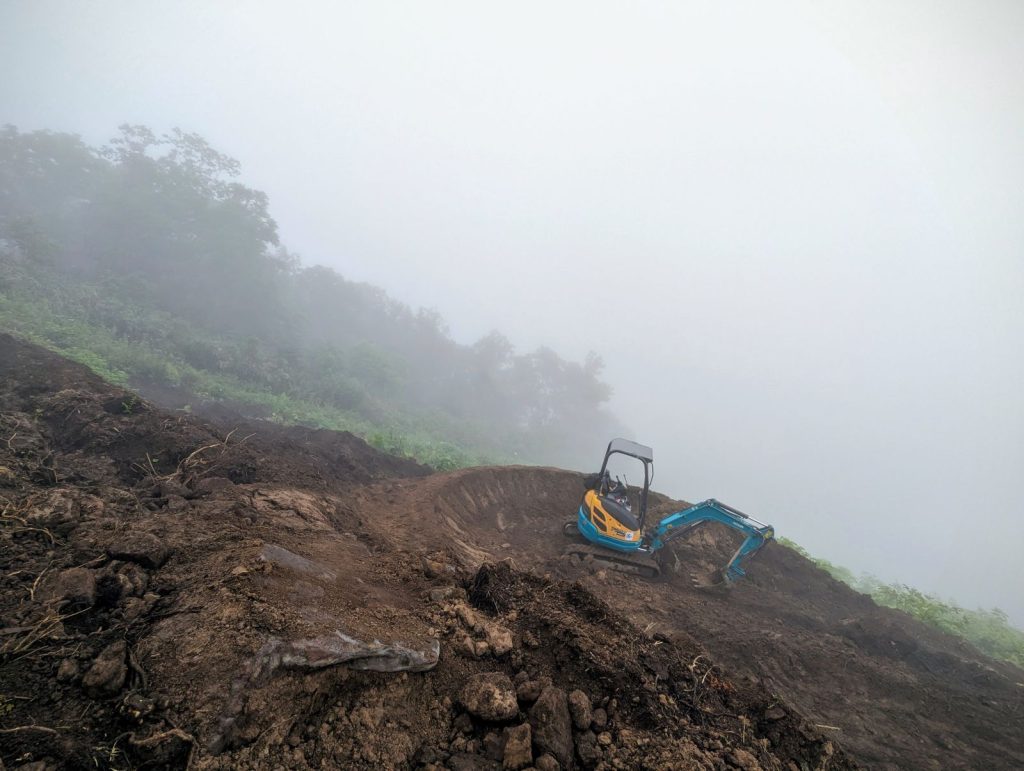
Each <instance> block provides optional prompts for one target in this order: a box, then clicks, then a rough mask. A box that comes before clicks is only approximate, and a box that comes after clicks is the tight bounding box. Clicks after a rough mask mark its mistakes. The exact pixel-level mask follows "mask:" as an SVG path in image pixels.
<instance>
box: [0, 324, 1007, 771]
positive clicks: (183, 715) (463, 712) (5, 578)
mask: <svg viewBox="0 0 1024 771" xmlns="http://www.w3.org/2000/svg"><path fill="white" fill-rule="evenodd" d="M165 406H166V407H168V408H169V409H159V408H156V407H154V406H153V405H151V404H150V403H148V402H146V401H144V400H142V399H140V398H138V397H136V396H134V395H133V394H131V393H129V392H126V391H123V390H121V389H118V388H114V387H111V386H109V385H107V384H105V383H103V382H101V381H100V380H98V379H97V378H95V377H93V376H92V375H90V374H89V373H88V372H86V371H85V370H84V369H83V368H81V367H78V366H77V365H74V364H71V363H68V362H66V361H64V360H62V359H60V358H58V357H56V356H54V355H52V354H50V353H48V352H45V351H42V350H40V349H38V348H35V347H33V346H29V345H26V344H22V343H18V342H16V341H14V340H12V339H11V338H9V337H2V336H0V768H7V769H15V768H25V769H32V771H43V770H44V769H57V768H72V769H85V768H89V769H96V768H117V769H123V768H177V769H182V768H195V769H229V768H268V769H277V768H281V769H306V768H314V769H320V768H433V769H442V768H447V769H452V770H453V771H461V770H465V769H497V768H508V769H518V768H538V769H554V768H586V769H590V768H666V769H668V768H684V769H685V768H694V769H734V768H738V769H749V770H753V769H773V770H774V769H780V770H781V769H785V770H786V771H805V769H806V770H809V769H848V768H857V767H862V766H863V767H869V768H936V769H944V768H992V769H995V768H1007V769H1011V768H1024V685H1022V683H1024V672H1021V671H1020V670H1018V669H1015V668H1013V667H1011V666H1009V665H1005V664H1000V663H997V662H994V661H992V660H990V659H987V658H986V657H984V656H982V655H981V654H979V653H978V652H977V651H975V650H974V649H972V648H971V647H970V646H968V645H966V644H965V643H963V642H961V641H959V640H957V639H954V638H952V637H949V636H947V635H943V634H941V633H938V632H936V631H934V630H932V629H930V628H927V627H924V626H922V625H921V624H919V623H917V622H916V621H914V620H913V619H911V618H909V617H907V616H905V615H903V614H900V613H898V612H894V611H890V610H885V609H880V608H878V607H876V606H875V605H874V603H873V602H872V601H871V600H870V599H869V598H866V597H864V596H862V595H859V594H857V593H855V592H853V591H851V590H850V589H848V588H847V587H845V586H843V585H842V584H839V583H837V582H836V581H834V580H832V579H831V578H830V577H829V576H828V575H826V574H825V573H823V572H822V571H820V570H818V569H817V568H815V567H814V566H813V565H812V564H811V563H809V562H808V561H807V560H805V559H803V558H801V557H800V556H799V555H797V554H795V553H793V552H791V551H789V550H787V549H785V548H783V547H780V546H778V545H776V544H771V545H769V547H767V548H766V549H764V550H763V551H762V553H761V554H759V555H758V556H757V558H756V560H755V561H754V562H752V563H751V564H750V569H749V571H748V575H749V578H748V579H747V580H745V581H744V582H742V583H740V584H738V585H736V586H735V587H733V588H731V589H728V590H726V589H721V588H719V589H712V590H707V589H703V590H700V589H696V588H694V587H693V585H692V581H691V578H692V575H693V574H694V573H697V572H703V571H705V570H706V569H708V568H709V567H713V566H715V565H718V564H722V563H724V561H725V560H726V559H728V557H729V556H730V554H731V550H732V549H734V548H735V543H734V539H733V534H732V533H730V532H728V531H724V530H719V529H716V528H715V527H708V528H706V529H704V530H702V531H700V532H698V533H697V534H695V535H694V536H693V537H692V538H690V540H689V541H688V542H686V543H684V544H681V545H679V547H678V548H677V549H676V554H675V555H674V558H673V559H672V560H671V561H670V564H671V566H672V567H673V568H674V569H673V570H669V571H667V572H666V575H665V577H664V578H663V579H661V580H659V581H656V582H651V581H645V580H643V579H640V578H635V577H630V576H625V575H622V574H618V573H609V572H607V571H605V570H602V569H600V567H599V566H594V565H591V564H586V563H583V564H579V563H578V562H577V563H575V564H574V563H573V562H571V561H569V560H568V559H566V558H564V557H563V556H562V553H561V552H562V548H563V547H564V541H563V538H564V536H562V535H561V525H562V523H563V522H564V521H565V520H566V519H567V518H568V517H569V516H570V515H571V514H572V512H573V511H574V509H575V508H576V506H577V505H578V501H579V497H580V495H581V493H582V485H581V477H580V475H578V474H574V473H571V472H565V471H561V470H557V469H538V468H526V467H507V468H479V469H469V470H463V471H459V472H454V473H450V474H430V473H429V470H428V469H425V468H423V467H422V466H419V465H417V464H415V463H412V462H410V461H406V460H401V459H396V458H392V457H389V456H386V455H383V454H381V453H379V452H377V451H375V450H373V449H372V448H370V447H369V446H367V445H366V444H364V443H363V442H362V441H360V440H359V439H357V438H355V437H353V436H350V435H347V434H339V433H333V432H325V431H310V430H306V429H300V428H282V427H279V426H274V425H272V424H268V423H262V422H259V421H249V420H245V419H241V418H236V417H234V416H231V415H230V414H223V413H221V414H219V415H217V416H215V419H213V420H212V421H211V422H204V420H202V419H200V418H197V417H195V416H193V415H191V414H187V413H185V412H182V411H180V410H175V409H173V408H174V407H176V406H180V405H175V404H173V403H168V404H166V405H165ZM672 505H674V504H673V502H671V501H668V500H666V499H661V498H659V499H658V500H657V506H658V507H659V509H664V510H668V509H669V508H670V507H671V506H672ZM381 670H395V671H381Z"/></svg>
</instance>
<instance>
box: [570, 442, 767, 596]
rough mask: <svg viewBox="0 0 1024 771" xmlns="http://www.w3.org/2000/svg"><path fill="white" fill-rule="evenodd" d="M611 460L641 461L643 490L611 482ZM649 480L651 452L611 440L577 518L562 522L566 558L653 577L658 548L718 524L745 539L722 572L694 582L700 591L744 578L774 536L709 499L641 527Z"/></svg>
mask: <svg viewBox="0 0 1024 771" xmlns="http://www.w3.org/2000/svg"><path fill="white" fill-rule="evenodd" d="M614 455H624V456H627V457H630V458H635V459H636V460H638V461H640V463H641V464H642V465H643V473H644V482H643V486H642V487H635V488H633V489H630V487H629V485H628V484H627V483H626V482H623V481H622V480H621V479H619V478H618V477H615V478H614V479H613V478H612V475H611V472H610V470H609V468H608V466H609V461H610V460H611V459H612V457H613V456H614ZM653 479H654V451H653V450H652V449H651V448H650V447H645V446H644V445H642V444H637V443H636V442H631V441H630V440H628V439H612V441H611V442H609V443H608V448H607V449H606V450H605V453H604V462H603V463H602V464H601V470H600V471H599V472H598V473H596V474H591V475H590V476H588V477H586V478H585V479H584V487H585V488H586V492H585V493H584V494H583V501H582V502H581V503H580V507H579V510H578V511H577V513H576V518H575V519H573V520H570V521H569V522H566V523H565V527H564V532H565V534H566V535H567V536H569V537H570V538H571V539H573V540H574V543H573V544H572V545H571V546H569V547H568V548H567V549H566V554H567V555H568V556H570V557H573V556H575V557H577V558H579V559H582V560H585V561H588V562H589V561H592V562H593V563H594V564H597V565H601V566H602V567H608V568H611V569H613V570H619V571H622V572H625V573H633V574H635V575H640V576H644V577H646V578H656V577H657V576H659V575H660V574H661V563H660V560H659V559H658V556H659V555H658V552H659V551H660V550H661V549H664V548H665V546H667V545H668V544H669V543H671V542H672V541H674V540H675V539H677V538H680V537H682V536H684V535H687V534H688V533H691V532H693V530H694V529H695V528H698V527H700V526H702V525H704V524H706V523H708V522H719V523H721V524H723V525H725V526H727V527H730V528H732V529H734V530H738V531H739V532H740V533H742V534H743V535H744V536H745V538H744V540H743V543H742V544H740V547H739V548H738V549H737V550H736V553H735V554H734V555H733V556H732V559H730V560H729V562H728V563H727V564H726V565H725V567H723V568H722V569H721V570H720V571H718V572H717V574H714V575H711V576H703V577H701V578H700V579H699V580H697V581H696V582H697V583H698V585H702V586H711V585H718V584H726V585H728V584H731V583H732V582H734V581H736V580H737V579H739V578H742V577H743V576H744V575H745V571H744V569H743V565H744V562H745V561H746V560H747V559H749V558H750V557H751V556H753V555H754V554H755V553H757V551H758V550H759V549H760V548H761V547H762V546H764V545H765V544H766V543H767V542H768V541H770V540H772V538H774V536H775V531H774V529H773V528H772V526H771V525H766V524H764V523H763V522H758V521H757V520H756V519H754V518H752V517H749V516H747V515H746V514H744V513H743V512H742V511H739V510H737V509H734V508H733V507H732V506H726V505H725V504H724V503H720V502H719V501H716V500H715V499H714V498H711V499H710V500H706V501H704V502H703V503H697V504H694V505H693V506H690V507H689V508H686V509H682V510H681V511H677V512H675V513H673V514H669V515H667V516H664V517H662V518H661V519H660V520H658V522H657V524H655V525H654V526H653V527H645V525H646V522H645V520H646V519H647V498H648V494H649V493H650V490H651V482H652V480H653ZM581 537H582V542H581Z"/></svg>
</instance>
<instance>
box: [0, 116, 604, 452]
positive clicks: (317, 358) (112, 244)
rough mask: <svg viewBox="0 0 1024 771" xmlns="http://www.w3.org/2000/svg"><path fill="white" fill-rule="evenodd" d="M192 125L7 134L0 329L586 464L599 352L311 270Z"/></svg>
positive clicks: (287, 414)
mask: <svg viewBox="0 0 1024 771" xmlns="http://www.w3.org/2000/svg"><path fill="white" fill-rule="evenodd" d="M239 174H240V164H239V163H238V161H236V160H235V159H233V158H231V157H229V156H227V155H224V154H223V153H221V152H219V151H217V150H215V149H214V148H213V147H211V146H210V145H209V144H208V143H207V142H206V141H205V140H204V139H203V138H202V137H200V136H198V135H196V134H191V133H187V132H183V131H180V130H177V129H175V130H174V131H171V132H170V133H167V134H163V135H158V134H156V133H154V132H153V131H152V130H150V129H149V128H147V127H145V126H132V125H124V126H121V127H120V134H119V135H118V136H117V137H115V138H114V139H112V140H111V141H110V142H109V143H107V144H106V145H104V146H102V147H90V146H89V145H87V144H86V143H84V142H83V141H82V140H81V139H80V138H79V137H77V136H75V135H72V134H64V133H54V132H49V131H33V132H21V131H19V130H18V129H17V128H15V127H13V126H6V127H4V128H3V129H2V130H0V260H2V267H3V275H2V276H0V324H2V326H3V328H4V329H6V330H8V331H12V332H15V333H18V334H21V335H22V336H26V337H29V338H31V339H35V340H37V341H38V342H43V343H44V344H47V345H49V346H50V347H51V348H55V349H56V350H59V351H61V352H63V353H65V354H67V355H70V356H72V357H73V358H77V359H78V360H80V361H84V362H85V363H87V364H89V365H90V366H92V367H93V369H94V370H96V371H98V372H100V373H101V374H103V375H105V376H107V377H109V378H111V379H113V380H116V381H120V382H122V383H124V384H126V385H131V386H134V387H136V388H139V389H141V390H142V391H143V392H144V393H145V392H147V391H150V392H154V393H159V392H160V390H159V389H166V388H173V389H177V390H178V391H180V392H188V393H191V394H194V395H195V396H196V397H197V400H198V401H203V400H215V401H222V402H226V403H229V404H230V405H231V406H232V407H233V408H235V409H237V410H239V411H241V412H244V413H248V414H255V415H262V416H265V417H270V418H272V419H277V420H281V421H286V422H297V423H306V424H309V425H314V426H321V427H328V428H345V429H350V430H353V431H355V432H357V433H360V434H362V435H364V436H366V437H367V438H369V439H371V440H372V441H374V443H376V444H378V445H379V446H383V447H384V448H385V449H389V450H392V451H397V452H406V453H408V454H413V455H416V456H418V457H420V458H421V459H424V460H427V461H429V462H432V463H434V464H435V465H438V466H441V467H447V466H454V465H464V464H467V463H473V462H481V461H487V460H520V461H521V462H541V463H555V464H560V465H569V466H572V465H576V466H580V465H585V464H586V463H587V462H588V459H589V458H590V457H591V456H593V455H594V454H595V453H597V452H598V449H596V448H598V447H599V446H600V444H602V443H603V442H605V441H607V438H608V436H609V434H610V433H613V432H615V431H617V430H619V428H618V426H617V425H616V422H615V420H614V418H613V417H612V416H611V414H610V413H609V412H608V411H607V408H606V403H607V401H608V399H609V396H610V393H611V389H610V388H609V387H608V385H607V384H606V383H604V382H603V380H602V379H601V372H602V366H603V365H602V362H601V359H600V357H599V356H598V355H597V354H595V353H592V354H590V355H588V356H587V357H586V359H585V360H584V361H582V362H571V361H566V360H564V359H563V358H561V357H560V356H558V355H557V354H556V353H555V352H554V351H552V350H550V349H547V348H539V349H537V350H535V351H530V352H523V353H520V352H517V351H516V349H515V348H514V346H513V345H512V343H511V342H510V341H509V340H508V339H507V338H506V337H504V336H503V335H502V334H500V333H499V332H492V333H491V334H489V335H487V336H485V337H483V338H482V339H480V340H478V341H476V342H475V343H473V344H471V345H464V344H460V343H458V342H456V341H455V340H453V339H452V337H451V335H450V334H449V332H448V330H447V328H446V326H445V323H444V320H443V318H442V317H441V315H440V314H439V313H437V312H436V311H433V310H424V309H413V308H410V307H409V306H407V305H405V304H403V303H401V302H398V301H397V300H395V299H393V298H391V297H389V296H388V295H387V294H386V293H385V292H384V291H383V290H382V289H380V288H378V287H374V286H371V285H368V284H364V283H357V282H353V281H349V280H347V279H346V278H344V277H343V276H342V275H340V274H339V273H337V272H336V271H334V270H332V269H330V268H327V267H323V266H319V265H312V266H309V265H304V264H303V263H302V262H301V261H300V260H299V259H298V258H297V257H296V256H295V255H293V254H291V253H289V252H288V250H287V249H286V248H285V247H284V246H283V245H282V244H281V243H280V241H279V237H278V229H277V224H276V222H275V221H274V219H273V217H272V216H271V214H270V206H269V200H268V198H267V196H266V194H264V193H262V192H260V191H258V190H254V189H252V188H250V187H247V186H245V185H243V184H241V183H240V182H239V181H238V177H239Z"/></svg>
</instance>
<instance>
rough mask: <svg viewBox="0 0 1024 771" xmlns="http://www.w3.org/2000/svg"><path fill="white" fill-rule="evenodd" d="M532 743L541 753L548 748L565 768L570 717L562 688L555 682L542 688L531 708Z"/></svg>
mask: <svg viewBox="0 0 1024 771" xmlns="http://www.w3.org/2000/svg"><path fill="white" fill-rule="evenodd" d="M530 727H531V728H532V729H533V744H534V746H535V747H536V748H537V751H538V752H540V753H543V752H548V753H551V754H552V755H554V756H555V758H556V759H557V760H558V762H559V763H561V764H562V765H563V766H564V767H566V768H568V767H569V764H570V763H572V753H573V744H572V719H571V718H570V716H569V705H568V700H567V699H566V696H565V691H563V690H562V689H561V688H558V687H556V686H549V687H547V688H545V689H544V691H543V692H542V693H541V695H540V697H539V698H538V699H537V703H536V704H534V705H533V707H532V708H531V709H530Z"/></svg>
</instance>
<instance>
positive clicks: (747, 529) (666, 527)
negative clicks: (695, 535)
mask: <svg viewBox="0 0 1024 771" xmlns="http://www.w3.org/2000/svg"><path fill="white" fill-rule="evenodd" d="M702 522H721V523H722V524H723V525H726V526H727V527H731V528H732V529H733V530H738V531H740V532H741V533H744V534H745V535H746V538H745V539H744V541H743V543H742V544H740V548H739V549H737V550H736V553H735V554H734V555H733V556H732V559H731V560H729V562H728V563H727V564H726V566H725V567H724V568H722V577H723V578H724V579H725V581H726V582H727V583H731V582H732V581H735V580H736V579H738V578H742V577H743V576H744V575H745V573H744V570H743V567H742V565H743V561H744V560H745V559H747V557H749V556H750V555H752V554H754V553H755V552H757V550H758V549H760V548H761V547H762V546H764V545H765V543H767V542H768V541H770V540H771V539H772V538H774V537H775V530H774V529H773V528H772V526H771V525H766V524H764V523H763V522H758V521H757V520H756V519H753V518H752V517H749V516H747V515H746V514H744V513H743V512H742V511H739V510H738V509H734V508H733V507H732V506H726V505H725V504H724V503H719V502H718V501H716V500H715V499H714V498H711V499H709V500H706V501H704V502H703V503H698V504H695V505H693V506H691V507H690V508H688V509H683V510H682V511H677V512H676V513H675V514H669V515H668V516H667V517H664V518H663V519H662V520H661V521H660V522H658V524H657V526H656V527H655V530H654V534H653V537H652V538H651V542H650V549H651V551H652V552H653V551H657V550H658V549H661V548H662V547H664V546H665V545H666V544H668V543H669V542H671V541H673V540H675V539H676V538H678V537H680V536H682V535H685V534H686V533H688V532H689V531H691V530H692V529H693V528H694V527H696V526H697V525H699V524H701V523H702Z"/></svg>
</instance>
